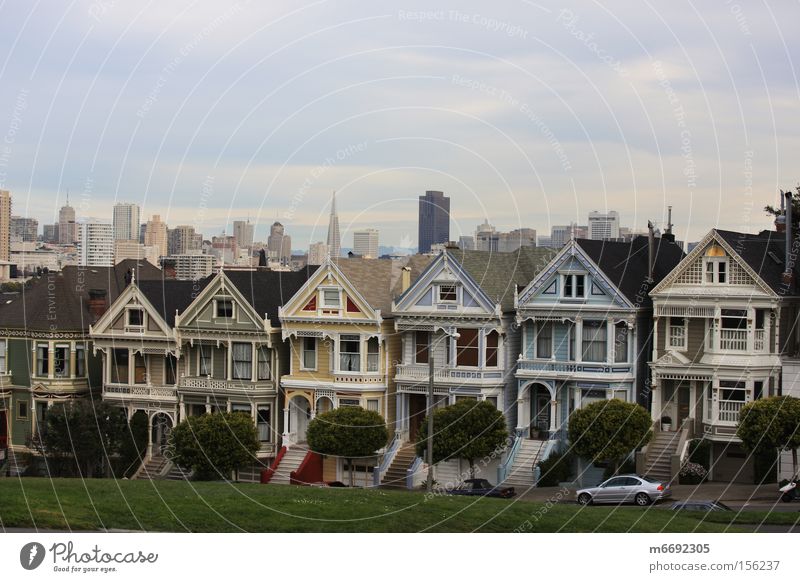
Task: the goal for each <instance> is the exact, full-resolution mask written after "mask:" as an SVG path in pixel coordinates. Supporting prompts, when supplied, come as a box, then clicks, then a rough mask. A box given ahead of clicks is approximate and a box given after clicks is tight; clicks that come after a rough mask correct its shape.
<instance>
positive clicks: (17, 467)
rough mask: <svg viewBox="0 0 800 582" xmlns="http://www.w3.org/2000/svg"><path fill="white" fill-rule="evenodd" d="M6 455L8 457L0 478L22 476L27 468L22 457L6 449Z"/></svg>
mask: <svg viewBox="0 0 800 582" xmlns="http://www.w3.org/2000/svg"><path fill="white" fill-rule="evenodd" d="M6 454H7V455H8V457H7V459H6V461H5V465H4V466H3V472H2V474H0V477H5V476H9V477H20V476H22V475H23V474H24V473H25V471H26V470H27V468H28V466H27V465H26V464H25V462H24V461H23V459H22V457H21V456H17V455H16V454H14V451H12V450H11V449H7V451H6ZM0 464H2V463H0Z"/></svg>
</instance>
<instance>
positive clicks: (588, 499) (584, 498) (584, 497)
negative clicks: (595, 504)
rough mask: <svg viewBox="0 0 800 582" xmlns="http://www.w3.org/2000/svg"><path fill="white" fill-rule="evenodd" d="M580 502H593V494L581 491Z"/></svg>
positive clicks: (585, 503)
mask: <svg viewBox="0 0 800 582" xmlns="http://www.w3.org/2000/svg"><path fill="white" fill-rule="evenodd" d="M578 503H580V504H581V505H591V504H592V496H591V495H589V494H588V493H581V494H580V495H578Z"/></svg>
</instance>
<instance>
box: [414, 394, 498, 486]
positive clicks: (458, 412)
mask: <svg viewBox="0 0 800 582" xmlns="http://www.w3.org/2000/svg"><path fill="white" fill-rule="evenodd" d="M507 439H508V429H507V428H506V420H505V418H503V413H502V412H500V411H499V410H497V409H496V408H495V407H494V406H492V405H491V404H490V403H489V402H486V401H478V400H461V401H459V402H456V403H455V404H452V405H450V406H445V407H443V408H438V409H436V410H434V412H433V463H434V464H436V463H439V462H441V461H447V460H450V459H464V460H465V461H467V462H468V463H469V472H470V475H471V476H472V477H475V461H476V460H478V459H482V458H484V457H490V456H491V455H493V454H496V452H497V451H499V450H500V449H502V448H503V447H505V445H506V444H507V443H506V441H507ZM427 450H428V418H427V417H426V418H425V420H423V422H422V426H421V427H420V430H419V436H418V438H417V444H416V452H417V456H419V457H422V458H423V459H425V460H426V461H427V457H426V455H427Z"/></svg>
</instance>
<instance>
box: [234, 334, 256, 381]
mask: <svg viewBox="0 0 800 582" xmlns="http://www.w3.org/2000/svg"><path fill="white" fill-rule="evenodd" d="M231 349H232V350H233V351H232V354H231V356H232V357H233V379H234V380H250V379H251V378H252V377H253V346H252V345H251V344H245V343H234V344H232V345H231Z"/></svg>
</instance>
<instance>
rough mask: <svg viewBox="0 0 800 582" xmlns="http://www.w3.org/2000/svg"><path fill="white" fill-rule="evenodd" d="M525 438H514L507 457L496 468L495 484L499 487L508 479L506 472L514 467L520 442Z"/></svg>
mask: <svg viewBox="0 0 800 582" xmlns="http://www.w3.org/2000/svg"><path fill="white" fill-rule="evenodd" d="M524 438H525V437H523V436H517V437H515V438H514V442H513V443H512V445H511V448H510V449H509V451H508V456H507V457H506V460H505V461H503V462H502V463H500V466H499V467H497V484H498V485H500V484H502V483H503V481H505V480H506V478H507V477H508V470H509V468H510V467H512V466H513V465H514V459H515V458H516V457H517V453H518V452H519V449H520V447H521V446H522V440H523V439H524Z"/></svg>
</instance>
